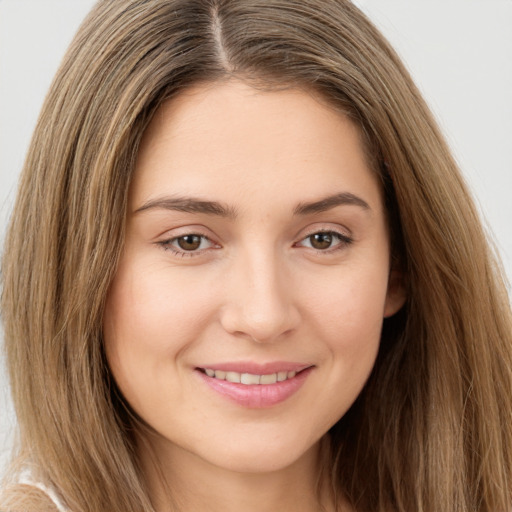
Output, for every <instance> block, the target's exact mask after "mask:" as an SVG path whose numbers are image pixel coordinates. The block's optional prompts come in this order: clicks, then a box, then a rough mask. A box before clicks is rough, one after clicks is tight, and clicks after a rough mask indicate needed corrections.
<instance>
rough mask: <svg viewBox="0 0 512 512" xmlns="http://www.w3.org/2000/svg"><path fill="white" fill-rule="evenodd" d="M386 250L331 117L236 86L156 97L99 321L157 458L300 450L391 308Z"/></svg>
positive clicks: (328, 422) (342, 401)
mask: <svg viewBox="0 0 512 512" xmlns="http://www.w3.org/2000/svg"><path fill="white" fill-rule="evenodd" d="M389 252H390V248H389V237H388V230H387V226H386V217H385V211H384V206H383V198H382V193H381V190H380V187H379V184H378V180H377V178H376V176H375V175H374V174H373V173H372V171H371V170H370V169H369V166H368V164H367V161H366V159H365V155H364V151H363V147H362V144H361V140H360V134H359V131H358V129H357V128H356V127H355V126H354V124H352V123H351V122H350V121H349V120H348V119H347V118H346V117H344V116H343V115H341V114H340V113H336V112H334V111H333V110H332V109H330V108H329V107H327V106H326V105H324V104H323V103H321V102H319V101H318V100H316V99H314V98H313V97H312V96H311V95H309V94H307V93H306V92H302V91H298V90H286V91H280V92H261V91H257V90H255V89H252V88H250V87H248V86H246V85H243V84H242V83H240V82H237V81H229V82H224V83H220V84H209V85H203V86H198V87H196V88H194V89H192V90H190V91H188V92H186V93H184V94H182V95H181V96H179V97H177V98H176V99H173V100H172V101H170V102H168V103H167V104H165V105H164V106H163V107H162V108H161V109H160V110H159V111H158V112H157V114H156V116H155V117H154V119H153V121H152V123H151V124H150V126H149V128H148V130H147V133H146V134H145V137H144V140H143V142H142V146H141V149H140V153H139V156H138V161H137V164H136V170H135V175H134V181H133V184H132V187H131V194H130V199H129V214H128V219H127V231H126V245H125V247H124V252H123V254H122V258H121V261H120V265H119V268H118V270H117V274H116V276H115V278H114V281H113V283H112V286H111V289H110V293H109V296H108V299H107V306H106V312H105V323H104V336H105V343H106V351H107V357H108V361H109V364H110V366H111V370H112V372H113V375H114V377H115V379H116V381H117V384H118V386H119V388H120V390H121V391H122V393H123V395H124V396H125V398H126V400H127V401H128V402H129V403H130V404H131V406H132V407H133V409H134V410H135V411H136V412H137V413H138V414H139V415H140V417H141V418H142V419H143V420H145V422H146V423H147V424H149V425H150V426H151V427H152V428H153V429H154V430H155V432H156V433H157V434H158V435H157V436H156V438H157V439H158V440H159V453H160V454H163V453H167V454H169V456H170V457H174V458H175V460H178V459H179V456H182V457H185V458H187V457H188V458H190V459H191V460H193V459H195V460H201V461H202V462H203V463H204V462H206V463H209V464H213V465H215V466H219V467H223V468H228V469H232V470H237V471H271V470H276V469H279V468H285V467H287V466H288V465H290V464H293V463H294V462H296V461H298V460H300V459H301V458H302V457H305V456H306V454H307V453H311V449H314V448H315V446H316V445H317V442H318V441H319V439H320V438H321V437H322V436H323V435H324V434H325V433H326V431H327V430H328V429H329V428H330V427H331V426H332V425H333V424H334V423H335V422H336V421H337V420H338V419H339V418H340V417H342V416H343V415H344V413H345V412H346V411H347V409H348V408H349V407H350V405H351V404H352V403H353V402H354V400H355V399H356V397H357V396H358V394H359V392H360V391H361V388H362V387H363V385H364V383H365V381H366V380H367V378H368V376H369V374H370V371H371V369H372V367H373V364H374V361H375V357H376V354H377V350H378V347H379V339H380V333H381V327H382V321H383V318H384V317H385V316H389V315H392V314H393V313H395V312H396V311H397V310H398V309H399V308H400V306H401V305H402V302H403V294H402V291H401V288H400V285H399V284H394V285H393V286H390V287H388V282H389V280H390V268H389V267H390V258H389ZM395 281H396V279H393V280H392V282H395Z"/></svg>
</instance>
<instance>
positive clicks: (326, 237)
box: [309, 233, 332, 249]
mask: <svg viewBox="0 0 512 512" xmlns="http://www.w3.org/2000/svg"><path fill="white" fill-rule="evenodd" d="M309 239H310V242H311V246H312V247H314V248H315V249H329V247H330V246H331V245H332V234H331V233H315V234H314V235H311V236H310V237H309Z"/></svg>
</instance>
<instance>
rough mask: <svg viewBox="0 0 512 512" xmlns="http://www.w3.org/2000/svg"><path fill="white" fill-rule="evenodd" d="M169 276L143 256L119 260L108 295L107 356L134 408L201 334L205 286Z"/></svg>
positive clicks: (172, 371) (173, 370)
mask: <svg viewBox="0 0 512 512" xmlns="http://www.w3.org/2000/svg"><path fill="white" fill-rule="evenodd" d="M167 275H172V272H169V271H168V269H167V271H166V272H163V271H162V268H161V266H158V265H154V264H153V265H150V264H149V265H148V264H144V261H143V260H142V261H141V262H140V264H134V263H133V262H130V265H127V264H124V262H122V264H121V266H120V267H119V269H118V272H117V274H116V277H115V279H114V281H113V283H112V285H111V288H110V291H109V294H108V297H107V302H106V306H105V314H104V323H103V335H104V342H105V351H106V356H107V360H108V363H109V366H110V368H111V371H112V374H113V376H114V378H115V380H116V382H117V384H118V386H119V388H120V389H121V391H122V392H123V394H124V395H125V397H126V398H127V399H128V401H129V402H130V403H131V405H132V406H133V407H134V409H135V410H139V409H140V407H142V406H143V404H144V402H145V401H147V397H148V396H153V395H154V392H153V391H152V389H153V390H154V389H155V387H158V386H159V385H160V386H164V385H165V384H166V383H165V382H164V381H165V379H168V377H169V375H176V371H177V370H176V367H175V365H174V363H175V361H176V359H177V358H178V356H179V355H181V354H183V352H185V351H186V350H188V349H189V348H190V347H191V346H193V344H194V343H195V341H196V340H197V339H198V338H199V333H200V331H201V329H202V328H203V326H204V323H205V322H206V319H207V318H208V314H209V309H208V308H207V303H208V302H209V300H208V298H207V296H206V294H207V293H208V289H202V288H201V289H200V288H198V286H191V283H190V282H189V281H187V279H182V280H180V279H176V276H174V278H172V279H170V278H168V277H166V276H167ZM199 286H200V285H199ZM160 381H161V382H160ZM177 391H178V390H177Z"/></svg>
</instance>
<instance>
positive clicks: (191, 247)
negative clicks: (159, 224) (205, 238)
mask: <svg viewBox="0 0 512 512" xmlns="http://www.w3.org/2000/svg"><path fill="white" fill-rule="evenodd" d="M177 242H178V245H179V246H180V249H183V250H184V251H195V250H196V249H199V247H200V245H201V237H200V236H199V235H185V236H180V237H179V238H178V240H177Z"/></svg>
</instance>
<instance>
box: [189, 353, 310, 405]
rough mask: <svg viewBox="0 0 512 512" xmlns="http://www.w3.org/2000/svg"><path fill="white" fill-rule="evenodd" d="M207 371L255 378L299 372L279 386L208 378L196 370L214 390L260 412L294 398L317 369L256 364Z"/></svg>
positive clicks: (227, 364) (294, 365)
mask: <svg viewBox="0 0 512 512" xmlns="http://www.w3.org/2000/svg"><path fill="white" fill-rule="evenodd" d="M206 368H210V369H212V370H222V371H234V372H237V373H252V374H255V375H268V374H271V373H277V372H279V371H287V372H289V371H296V372H298V373H297V375H296V376H295V377H293V378H291V379H287V380H285V381H282V382H276V383H275V384H254V385H247V384H239V383H236V382H228V381H226V380H221V379H216V378H214V377H208V376H207V375H206V374H205V373H204V372H202V371H201V370H200V369H196V373H197V375H198V376H199V377H200V378H201V379H202V380H203V382H205V383H206V384H207V385H208V387H209V388H210V389H211V390H213V391H215V392H217V393H219V394H220V395H222V396H223V397H225V398H227V399H229V400H231V401H232V402H235V403H236V404H238V405H241V406H243V407H248V408H254V409H257V408H265V407H272V406H273V405H277V404H279V403H281V402H284V401H285V400H287V399H288V398H290V397H291V396H292V395H294V394H295V393H296V392H297V391H298V390H299V389H300V388H301V386H302V384H304V382H305V380H306V379H307V377H308V376H309V374H310V373H311V371H312V370H313V368H314V367H313V366H311V365H299V364H294V363H271V364H264V365H258V364H254V363H243V364H240V363H226V364H224V363H223V364H219V365H212V366H206Z"/></svg>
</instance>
